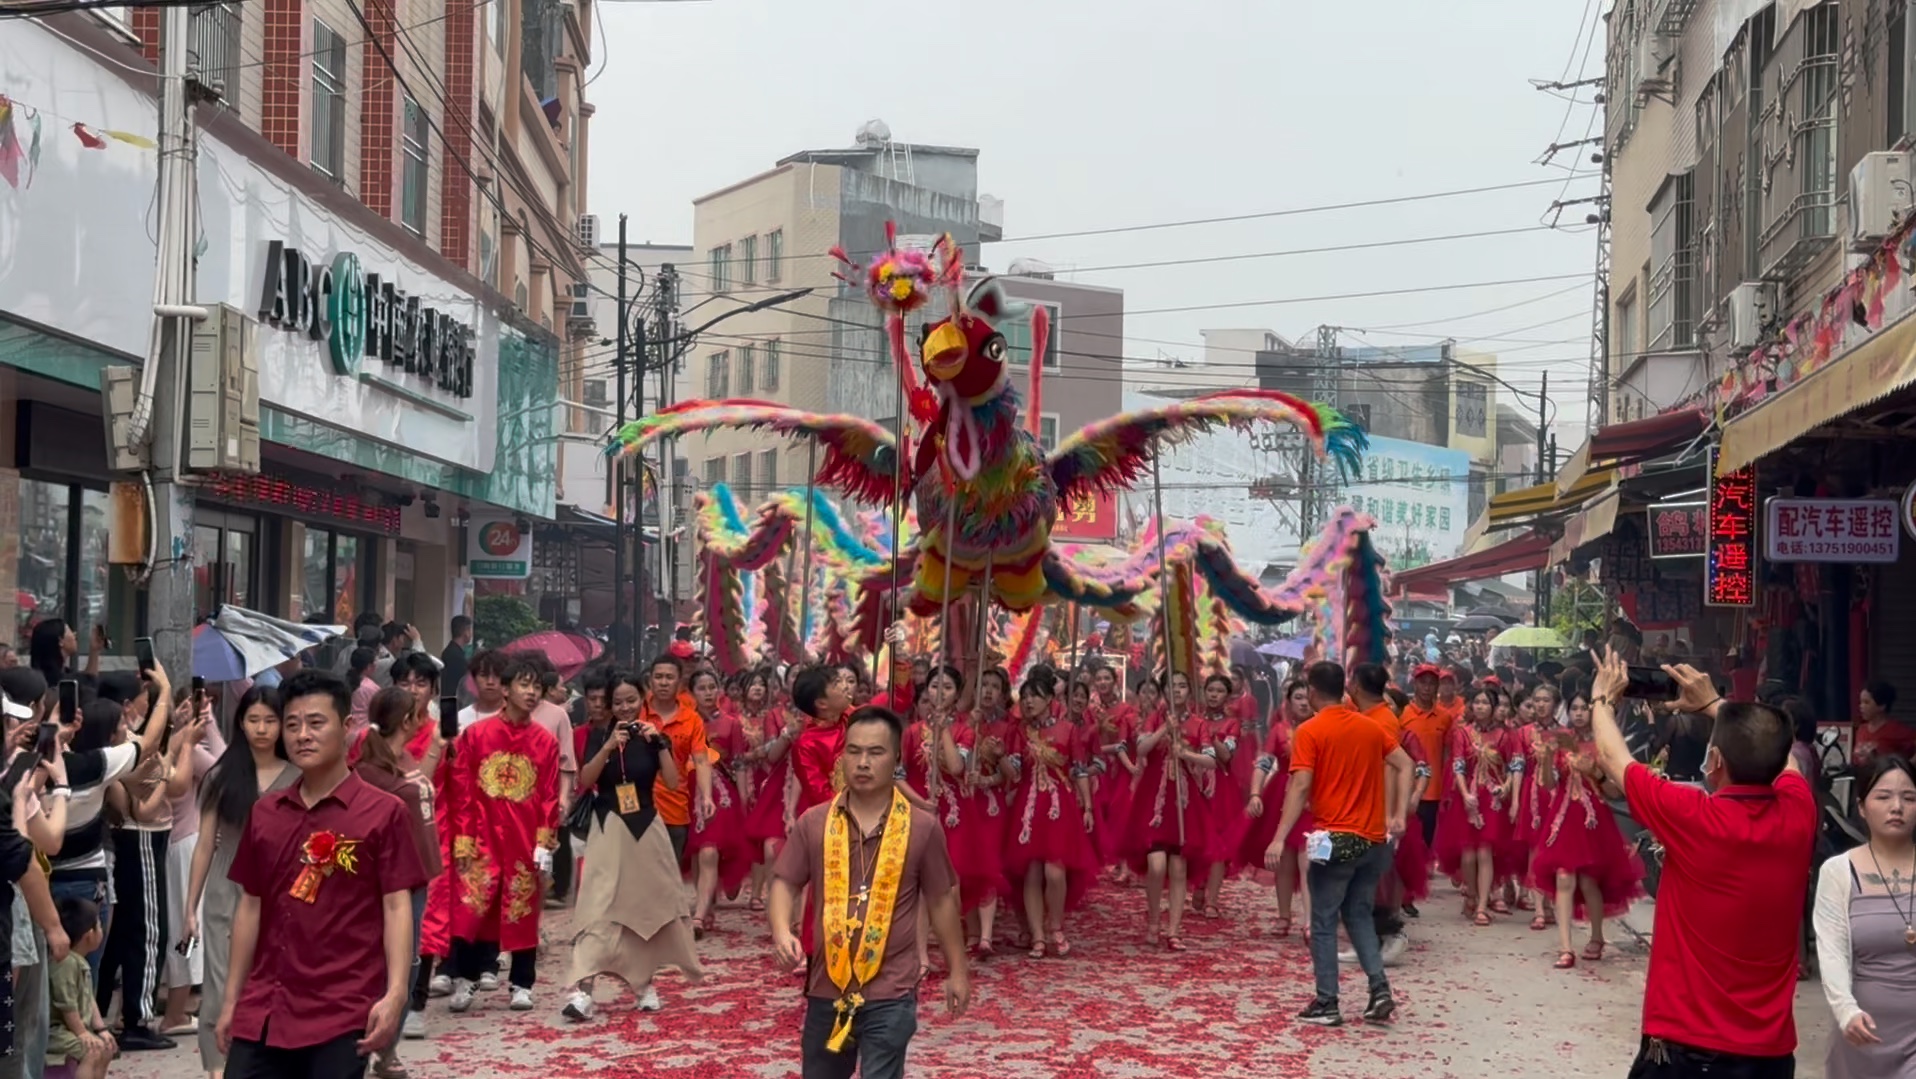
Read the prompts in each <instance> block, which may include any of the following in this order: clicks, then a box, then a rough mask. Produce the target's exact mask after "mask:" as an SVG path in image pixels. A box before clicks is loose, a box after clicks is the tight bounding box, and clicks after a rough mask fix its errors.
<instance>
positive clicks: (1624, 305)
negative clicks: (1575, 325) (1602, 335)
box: [1610, 288, 1637, 377]
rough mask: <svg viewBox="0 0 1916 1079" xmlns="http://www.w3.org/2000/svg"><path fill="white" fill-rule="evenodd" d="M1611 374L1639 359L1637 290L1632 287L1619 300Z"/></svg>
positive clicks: (1613, 340) (1613, 329) (1612, 339)
mask: <svg viewBox="0 0 1916 1079" xmlns="http://www.w3.org/2000/svg"><path fill="white" fill-rule="evenodd" d="M1610 337H1611V341H1612V343H1613V347H1612V349H1611V353H1610V355H1611V361H1610V368H1611V372H1610V373H1611V375H1612V376H1613V377H1614V375H1615V374H1616V373H1617V372H1618V371H1621V370H1623V369H1624V368H1626V367H1628V366H1630V365H1631V364H1632V363H1635V362H1636V359H1637V292H1636V289H1634V288H1631V289H1629V290H1628V291H1626V292H1625V293H1624V296H1623V298H1622V299H1621V300H1618V301H1617V316H1616V325H1615V326H1613V327H1611V334H1610Z"/></svg>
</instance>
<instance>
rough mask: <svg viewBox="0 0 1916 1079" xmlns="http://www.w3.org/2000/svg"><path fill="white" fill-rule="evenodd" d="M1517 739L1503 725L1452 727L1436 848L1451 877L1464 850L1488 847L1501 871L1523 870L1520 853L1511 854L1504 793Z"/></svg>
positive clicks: (1504, 873)
mask: <svg viewBox="0 0 1916 1079" xmlns="http://www.w3.org/2000/svg"><path fill="white" fill-rule="evenodd" d="M1515 743H1516V738H1515V735H1514V734H1513V732H1511V731H1509V730H1506V729H1504V728H1502V727H1497V728H1493V729H1491V730H1482V729H1480V728H1477V727H1474V726H1471V725H1470V724H1467V723H1458V724H1455V725H1453V726H1452V727H1451V728H1450V752H1449V757H1450V790H1449V791H1448V792H1446V794H1445V795H1444V804H1443V808H1442V809H1441V810H1440V811H1439V816H1438V821H1437V849H1436V854H1437V868H1438V869H1440V870H1442V871H1443V872H1444V875H1445V876H1448V877H1450V878H1452V879H1453V880H1456V879H1459V874H1460V873H1461V872H1462V867H1463V859H1464V852H1465V851H1467V850H1477V849H1482V848H1486V847H1487V848H1489V849H1490V850H1491V852H1492V859H1493V861H1494V862H1495V863H1496V873H1497V875H1498V876H1507V875H1509V874H1511V873H1516V872H1521V871H1522V870H1523V864H1522V862H1523V859H1522V857H1521V856H1519V857H1518V858H1517V859H1516V861H1515V862H1513V861H1512V860H1511V855H1512V848H1511V846H1510V833H1511V823H1510V803H1509V801H1508V800H1506V799H1505V797H1504V793H1503V786H1504V783H1505V782H1506V781H1507V780H1508V779H1509V778H1510V776H1511V768H1510V761H1511V760H1512V758H1514V757H1516V756H1519V755H1520V754H1521V747H1520V746H1518V745H1516V744H1515ZM1473 817H1474V818H1475V819H1473ZM1472 886H1474V882H1472Z"/></svg>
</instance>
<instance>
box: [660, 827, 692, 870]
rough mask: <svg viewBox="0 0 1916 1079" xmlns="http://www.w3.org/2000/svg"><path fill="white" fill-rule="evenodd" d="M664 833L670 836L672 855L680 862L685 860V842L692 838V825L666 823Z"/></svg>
mask: <svg viewBox="0 0 1916 1079" xmlns="http://www.w3.org/2000/svg"><path fill="white" fill-rule="evenodd" d="M665 834H666V835H668V836H671V837H672V857H674V858H677V859H678V860H679V862H680V864H683V863H684V862H685V844H686V842H687V841H688V840H690V839H691V838H692V826H691V825H689V824H668V825H666V826H665Z"/></svg>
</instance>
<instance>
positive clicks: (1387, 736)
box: [1270, 663, 1411, 1027]
mask: <svg viewBox="0 0 1916 1079" xmlns="http://www.w3.org/2000/svg"><path fill="white" fill-rule="evenodd" d="M1304 682H1305V685H1306V686H1307V687H1308V688H1309V691H1310V695H1311V706H1312V708H1314V709H1315V710H1316V714H1315V715H1313V716H1312V717H1311V719H1310V721H1309V722H1307V723H1305V724H1304V725H1303V726H1301V727H1299V728H1297V732H1296V734H1295V735H1294V736H1293V738H1292V742H1291V782H1290V786H1289V787H1288V788H1287V789H1286V790H1285V792H1284V815H1283V816H1282V817H1281V818H1279V819H1278V825H1277V835H1276V836H1275V837H1274V838H1273V839H1272V840H1271V848H1270V849H1271V850H1272V851H1274V852H1276V854H1275V856H1274V857H1273V858H1272V859H1271V861H1272V862H1273V863H1275V861H1276V859H1277V858H1281V857H1282V856H1283V854H1284V841H1285V839H1286V838H1287V837H1288V836H1289V835H1290V833H1291V829H1292V828H1295V827H1296V826H1297V821H1298V818H1299V817H1301V816H1303V813H1304V809H1305V807H1306V806H1308V807H1309V808H1310V811H1311V815H1312V817H1313V818H1315V819H1316V822H1317V831H1314V832H1312V833H1311V834H1310V835H1309V836H1308V837H1306V839H1305V841H1304V849H1305V851H1306V852H1307V853H1308V855H1309V857H1310V869H1309V872H1308V873H1307V874H1306V878H1305V879H1306V885H1307V887H1309V889H1310V897H1311V969H1312V971H1313V973H1314V974H1315V975H1316V982H1317V995H1316V997H1315V998H1314V999H1313V1000H1312V1001H1311V1003H1310V1006H1309V1007H1307V1008H1305V1009H1304V1010H1303V1011H1302V1012H1301V1013H1299V1014H1298V1017H1297V1018H1298V1021H1299V1022H1302V1023H1311V1024H1315V1025H1317V1026H1329V1027H1335V1026H1342V1025H1343V1023H1344V1017H1343V1015H1342V1013H1340V1012H1339V1011H1338V1004H1337V1001H1338V993H1337V923H1338V919H1339V917H1340V916H1341V917H1342V919H1343V923H1344V931H1345V932H1346V933H1348V934H1350V939H1351V946H1352V947H1353V948H1354V949H1355V950H1356V952H1357V961H1358V963H1359V965H1361V966H1362V967H1363V968H1364V974H1365V976H1366V977H1367V978H1368V979H1369V982H1370V999H1369V1002H1368V1004H1367V1005H1366V1006H1365V1008H1364V1019H1365V1021H1366V1022H1371V1023H1384V1022H1388V1021H1389V1020H1390V1018H1391V1016H1392V1015H1393V1014H1395V1012H1396V1010H1397V1003H1396V1001H1395V1000H1394V999H1393V998H1392V997H1391V993H1390V979H1389V978H1388V976H1386V975H1385V973H1384V959H1383V955H1382V951H1381V946H1380V944H1379V941H1378V939H1377V927H1376V925H1375V924H1373V922H1372V911H1373V908H1374V906H1375V901H1376V896H1377V882H1378V881H1379V880H1381V879H1383V876H1384V871H1385V870H1387V869H1389V868H1390V865H1391V858H1392V851H1391V846H1390V843H1389V840H1390V839H1391V838H1393V837H1395V836H1398V835H1402V834H1403V831H1404V818H1405V811H1406V808H1407V803H1408V802H1409V800H1410V782H1411V763H1410V757H1409V756H1408V755H1406V754H1405V753H1404V751H1403V748H1402V747H1400V746H1399V745H1398V744H1397V739H1396V737H1395V736H1393V735H1392V734H1391V733H1390V731H1388V730H1386V729H1385V728H1384V727H1383V726H1382V725H1380V724H1379V723H1378V722H1377V721H1375V720H1373V719H1371V718H1370V717H1369V716H1366V715H1364V714H1363V713H1362V712H1359V711H1357V710H1356V709H1353V708H1351V707H1349V706H1348V705H1346V704H1345V703H1344V692H1345V689H1346V686H1345V679H1344V668H1342V667H1340V666H1338V665H1337V664H1335V663H1313V664H1312V665H1311V667H1310V670H1309V671H1308V672H1306V673H1305V676H1304ZM1272 868H1273V869H1275V864H1273V866H1272Z"/></svg>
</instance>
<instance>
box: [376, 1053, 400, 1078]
mask: <svg viewBox="0 0 1916 1079" xmlns="http://www.w3.org/2000/svg"><path fill="white" fill-rule="evenodd" d="M407 1074H408V1073H407V1071H406V1065H405V1064H404V1063H403V1062H401V1061H400V1059H399V1058H398V1057H388V1056H376V1057H374V1058H373V1075H374V1076H376V1077H377V1079H406V1076H407Z"/></svg>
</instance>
